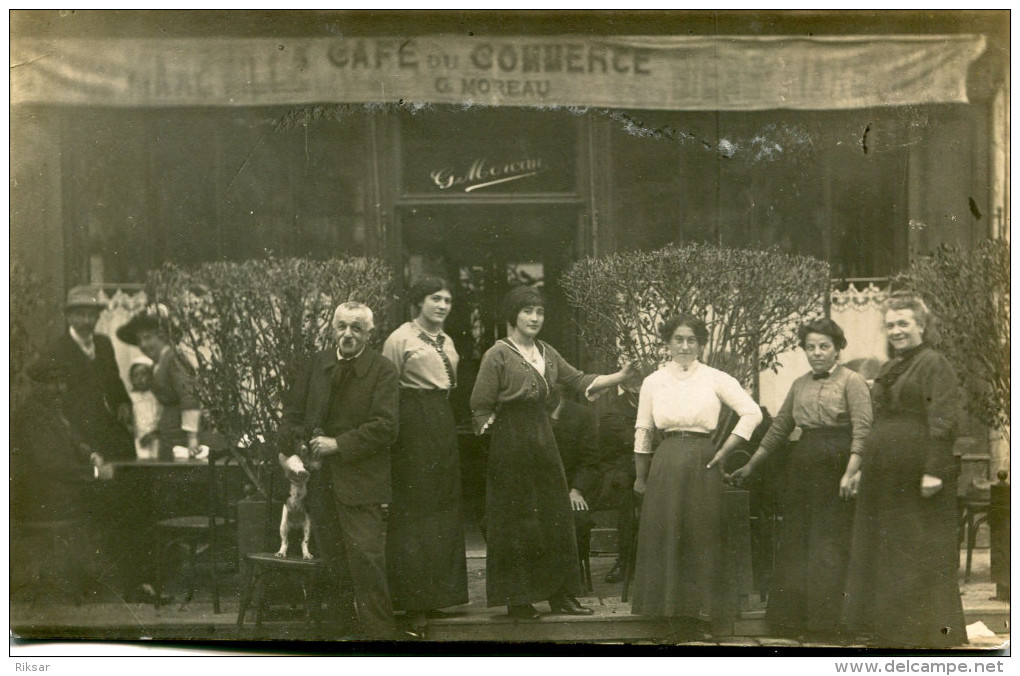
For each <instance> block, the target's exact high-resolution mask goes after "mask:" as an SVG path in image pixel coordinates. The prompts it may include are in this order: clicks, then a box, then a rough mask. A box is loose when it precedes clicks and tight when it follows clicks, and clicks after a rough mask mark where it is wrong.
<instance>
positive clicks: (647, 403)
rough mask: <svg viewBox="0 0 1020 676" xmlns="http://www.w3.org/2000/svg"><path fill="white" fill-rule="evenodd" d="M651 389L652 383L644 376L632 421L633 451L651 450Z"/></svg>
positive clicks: (652, 421) (653, 425)
mask: <svg viewBox="0 0 1020 676" xmlns="http://www.w3.org/2000/svg"><path fill="white" fill-rule="evenodd" d="M652 390H653V387H652V384H651V383H649V382H648V379H647V378H646V379H645V381H644V382H643V383H641V394H640V395H639V396H638V410H637V420H636V421H635V422H634V428H635V429H634V452H635V453H642V454H650V453H651V452H652V432H653V431H654V430H655V421H654V420H653V419H652Z"/></svg>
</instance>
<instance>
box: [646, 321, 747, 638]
mask: <svg viewBox="0 0 1020 676" xmlns="http://www.w3.org/2000/svg"><path fill="white" fill-rule="evenodd" d="M659 336H660V338H662V340H663V341H664V342H665V343H666V344H667V345H668V346H669V351H670V354H671V356H672V359H671V360H670V361H669V362H668V363H667V364H666V365H665V366H663V367H662V368H660V369H659V370H658V371H656V372H655V373H653V374H652V375H650V376H648V377H647V378H645V380H644V382H643V383H642V384H641V395H640V398H639V399H638V414H637V421H636V423H635V427H636V430H635V433H634V464H635V470H636V473H637V478H636V480H635V482H634V492H635V493H638V494H640V495H644V499H643V505H642V508H641V523H640V526H639V529H638V543H637V562H636V565H635V573H634V600H633V605H632V607H631V612H632V613H634V614H635V615H653V616H659V617H665V618H668V619H669V621H670V624H671V626H672V627H673V630H674V632H676V633H677V634H688V633H690V632H696V633H697V634H712V633H731V631H732V622H733V620H734V619H736V616H737V613H738V612H739V610H740V607H739V599H738V589H737V586H736V582H735V579H734V578H735V576H734V575H733V574H732V571H733V570H734V568H735V566H734V563H735V562H733V561H731V560H729V559H728V557H727V556H726V554H725V552H726V548H727V547H726V545H727V543H726V524H725V523H724V521H723V491H724V490H725V485H724V484H723V476H722V466H723V461H724V460H725V459H726V456H728V455H729V454H730V453H731V452H732V451H733V450H735V449H736V448H737V447H738V446H739V445H740V444H741V443H742V442H743V441H746V440H748V439H750V438H751V434H752V433H753V432H754V430H755V428H756V427H757V426H758V424H759V423H760V422H761V419H762V414H761V409H759V408H758V405H757V404H756V403H755V402H754V399H752V398H751V396H750V395H749V394H747V393H746V392H745V391H744V390H743V388H742V387H741V386H740V383H739V382H737V380H736V379H735V378H733V377H732V376H730V375H728V374H726V373H723V372H722V371H720V370H718V369H714V368H712V367H711V366H707V365H705V364H702V363H701V362H700V361H699V358H700V357H701V353H702V351H703V350H704V346H705V344H706V343H707V342H708V329H707V327H706V326H705V322H704V321H702V320H701V319H699V318H697V317H693V316H691V315H686V314H684V315H677V316H675V317H673V318H671V319H669V320H667V321H666V322H665V324H663V326H662V327H661V329H660V332H659ZM723 404H726V405H727V406H729V407H730V408H731V409H733V411H734V412H735V413H736V414H737V415H738V416H739V419H738V420H737V423H736V425H735V426H734V428H733V431H732V433H731V434H730V435H729V436H728V437H727V438H726V440H725V441H724V442H723V444H722V446H721V447H720V448H719V449H718V450H716V448H715V446H714V444H713V443H712V438H711V436H712V432H713V431H714V430H715V428H716V425H717V424H718V421H719V414H720V411H721V410H722V405H723ZM655 430H659V431H660V432H661V433H662V436H663V441H662V443H661V444H659V446H658V447H657V448H653V443H652V442H653V432H654V431H655Z"/></svg>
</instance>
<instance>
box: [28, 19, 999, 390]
mask: <svg viewBox="0 0 1020 676" xmlns="http://www.w3.org/2000/svg"><path fill="white" fill-rule="evenodd" d="M12 63H16V64H19V66H18V67H17V68H14V69H12V71H11V72H12V83H11V88H12V89H11V92H12V108H11V114H12V118H11V119H12V122H11V125H12V180H13V181H14V183H13V185H14V186H15V189H13V190H12V225H11V246H12V255H13V256H15V257H20V258H22V259H24V261H25V262H26V264H27V265H29V266H36V267H39V268H40V269H47V270H49V271H50V277H49V279H50V282H51V285H52V287H53V296H54V298H59V296H60V295H61V294H62V293H63V291H64V289H66V288H67V287H69V286H71V285H74V284H79V283H85V282H91V283H106V284H120V285H125V284H137V283H141V282H143V281H144V277H145V271H146V270H148V269H151V268H153V267H155V266H158V265H159V264H161V263H162V262H163V261H166V260H169V261H174V262H177V263H198V262H202V261H209V260H244V259H250V258H258V257H264V256H267V255H276V256H311V257H329V256H335V255H372V256H379V257H383V258H385V259H387V260H388V261H390V262H391V263H392V264H393V266H394V268H395V269H396V270H398V271H399V272H400V274H399V275H398V276H399V277H400V279H399V282H400V283H401V284H404V285H406V284H408V283H409V282H410V281H411V280H412V279H413V278H414V277H415V276H416V275H417V274H418V273H420V272H421V271H425V270H429V271H433V272H438V273H441V274H443V275H444V276H446V277H448V278H450V279H451V280H456V282H457V284H458V285H459V292H458V294H457V297H458V300H459V302H458V303H457V305H456V308H457V309H456V312H455V314H454V315H453V316H452V317H451V319H450V320H449V325H450V326H449V329H450V330H451V334H452V335H454V337H455V340H457V343H458V345H457V347H458V351H459V352H460V353H461V354H462V355H464V356H465V361H466V363H467V364H468V366H467V367H468V368H470V364H471V363H472V362H475V363H477V359H478V358H480V356H481V354H482V352H484V350H485V349H486V348H487V347H488V345H490V344H491V342H492V341H493V340H494V339H495V337H496V333H497V331H498V325H499V322H498V321H497V319H496V317H495V314H494V308H495V307H496V299H497V298H498V297H499V296H501V295H502V293H503V291H504V290H505V289H506V288H507V287H508V285H510V284H512V283H514V282H516V281H526V282H529V283H541V284H543V286H544V287H545V289H546V291H547V294H548V295H549V297H550V303H551V306H552V307H551V308H550V310H551V311H550V313H549V314H550V322H549V324H548V325H547V328H546V330H545V332H546V336H547V337H548V339H549V340H550V341H551V342H553V343H554V344H556V345H558V346H561V347H562V349H563V351H564V353H565V354H566V355H567V356H568V358H569V359H572V360H577V361H579V362H580V363H582V364H583V363H584V362H585V358H586V357H585V355H584V352H583V344H582V343H581V341H580V340H579V339H578V338H577V334H576V330H575V329H574V327H573V323H572V315H571V312H570V309H569V307H568V306H567V304H566V302H565V299H564V298H563V297H562V294H561V293H560V292H559V289H558V287H557V283H556V280H557V279H558V277H559V275H560V273H561V271H562V270H563V269H564V268H565V267H566V266H568V265H569V264H570V262H571V261H573V260H576V259H577V258H579V257H583V256H588V255H598V254H603V253H610V252H613V251H619V250H626V249H653V248H657V247H661V246H664V245H665V244H667V243H670V242H692V241H699V242H705V241H707V242H715V243H719V244H722V245H727V246H742V247H771V246H775V247H779V248H780V249H783V250H785V251H788V252H791V253H801V254H807V255H812V256H816V257H819V258H822V259H825V260H828V261H830V262H831V263H832V265H833V273H834V276H835V277H837V278H839V279H856V280H864V283H867V281H868V280H875V279H880V278H884V277H887V276H888V275H890V274H891V273H893V272H895V271H896V270H898V269H900V268H902V267H903V266H904V265H905V264H906V263H907V261H908V260H909V257H910V256H911V255H915V254H917V253H923V252H925V251H928V250H930V249H931V248H932V247H934V246H936V245H938V244H939V243H942V242H948V243H957V244H963V245H966V244H968V243H970V242H973V241H976V240H978V239H981V238H985V237H989V236H1001V235H1002V233H1003V232H1005V231H1006V227H1007V226H1006V223H1007V217H1008V207H1007V205H1008V193H1007V188H1006V186H1007V185H1008V181H1007V180H1006V176H1007V174H1006V170H1005V166H1007V164H1005V163H1004V159H1003V158H1004V157H1006V152H1007V150H1006V148H1007V146H1006V139H1007V132H1006V130H1007V124H1006V120H1007V119H1008V114H1007V111H1008V90H1007V89H1006V87H1007V86H1008V85H1007V83H1008V77H1003V71H1002V68H1001V64H999V63H998V62H997V61H996V60H995V59H992V58H990V57H989V56H988V54H987V39H986V37H985V36H984V35H981V34H969V33H968V34H963V33H959V34H943V35H931V34H928V35H875V34H872V35H867V36H863V35H829V36H809V35H790V36H705V35H700V36H699V35H693V36H672V35H671V36H661V35H651V36H637V37H621V36H602V37H592V36H590V35H588V34H577V35H562V36H511V37H502V36H497V37H493V36H489V37H482V36H463V35H433V36H429V35H423V36H416V37H410V38H395V37H394V38H390V37H352V38H322V37H309V38H300V37H292V36H288V37H278V38H277V37H257V38H243V37H228V38H222V39H210V38H180V37H174V38H160V39H137V38H109V39H90V38H84V37H83V38H57V39H49V38H43V37H31V36H29V37H25V38H22V39H15V40H13V41H12ZM858 283H861V282H858ZM771 388H772V389H770V390H769V391H768V392H765V391H764V389H763V396H765V397H775V396H776V394H775V392H780V391H784V390H785V387H784V386H783V384H782V383H777V384H773V385H772V386H771ZM773 390H774V391H775V392H773ZM466 394H467V390H465V395H466ZM465 404H466V402H461V405H462V406H463V405H465ZM776 405H778V402H776Z"/></svg>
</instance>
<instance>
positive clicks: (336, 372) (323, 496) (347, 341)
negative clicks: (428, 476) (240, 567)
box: [279, 303, 399, 639]
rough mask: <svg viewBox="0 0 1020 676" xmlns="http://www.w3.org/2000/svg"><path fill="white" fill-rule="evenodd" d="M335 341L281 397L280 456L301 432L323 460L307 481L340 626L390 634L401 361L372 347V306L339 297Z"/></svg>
mask: <svg viewBox="0 0 1020 676" xmlns="http://www.w3.org/2000/svg"><path fill="white" fill-rule="evenodd" d="M332 326H333V332H334V334H335V337H336V342H337V347H336V348H334V349H328V350H323V351H321V352H319V353H317V354H316V355H315V356H313V357H312V359H311V360H310V361H309V363H308V364H307V366H306V367H305V369H304V371H303V372H302V373H301V374H300V375H299V376H298V378H297V380H296V382H295V383H294V385H293V387H292V388H291V390H290V391H289V392H288V394H287V397H286V398H285V400H284V408H283V425H282V426H281V430H280V435H279V437H280V442H279V443H280V447H279V451H280V460H281V462H284V461H285V460H286V458H287V457H288V456H290V455H291V454H293V453H294V447H295V443H297V442H299V441H305V442H307V443H308V446H309V448H310V449H311V451H312V453H313V457H315V458H321V460H322V467H321V469H320V470H319V471H315V472H313V473H312V477H311V479H310V480H309V485H308V498H307V499H308V501H309V511H310V513H311V517H312V524H313V525H312V528H313V534H314V542H315V546H316V548H317V549H318V552H317V554H319V555H320V556H324V557H325V558H326V560H327V565H328V566H329V570H330V575H329V583H330V586H331V589H330V590H329V592H328V593H327V598H326V601H327V603H326V605H327V610H328V611H329V615H330V617H329V620H330V624H331V626H332V629H333V630H334V631H337V632H339V633H341V634H347V633H349V632H348V630H349V629H352V628H354V627H353V626H352V624H353V623H354V622H357V625H356V626H357V630H358V631H357V633H358V635H359V636H361V637H364V638H370V639H391V638H393V637H394V620H393V608H392V604H391V603H390V595H389V589H388V587H387V583H386V560H385V553H386V520H385V510H386V507H387V504H388V503H389V501H390V445H391V444H392V443H393V442H394V441H395V440H396V438H397V420H398V417H397V405H398V404H397V402H398V399H399V391H398V378H397V370H396V367H394V366H393V363H392V362H390V361H389V360H388V359H386V358H385V357H383V356H382V355H381V354H379V353H378V352H377V351H375V350H373V349H371V348H369V347H367V342H368V337H369V335H370V334H371V331H372V329H373V321H372V310H371V309H370V308H368V307H367V306H365V305H363V304H361V303H343V304H342V305H340V306H339V307H338V308H337V309H336V312H335V313H334V315H333V323H332Z"/></svg>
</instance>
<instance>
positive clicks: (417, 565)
mask: <svg viewBox="0 0 1020 676" xmlns="http://www.w3.org/2000/svg"><path fill="white" fill-rule="evenodd" d="M408 298H409V300H410V301H411V302H412V303H413V304H414V305H415V307H416V309H417V312H416V316H415V318H414V319H412V320H411V321H409V322H406V323H405V324H403V325H402V326H400V328H398V329H397V330H396V331H394V332H393V333H392V334H390V336H389V338H387V339H386V343H385V344H384V345H383V355H385V356H386V357H387V358H388V359H389V360H390V361H392V362H393V363H394V364H395V365H396V367H397V372H398V373H399V374H400V432H399V437H398V439H397V444H396V446H395V447H394V448H393V449H391V452H390V461H391V464H392V477H393V502H392V503H391V504H390V516H389V523H388V534H387V540H386V566H387V569H388V572H389V586H390V595H391V597H392V599H393V606H394V608H395V609H397V610H404V611H406V613H407V617H408V630H409V631H410V632H411V633H412V635H415V636H422V635H423V632H424V630H425V626H426V624H427V620H428V617H429V616H434V615H437V614H438V609H439V608H447V607H449V606H457V605H461V604H464V603H467V602H468V588H467V559H466V557H465V554H464V523H463V521H462V517H461V490H460V455H459V451H458V447H457V430H456V425H455V423H454V419H453V410H452V409H451V407H450V392H451V390H453V388H455V387H456V386H457V362H458V360H459V357H458V355H457V350H456V348H455V347H454V345H453V340H452V339H451V338H450V336H448V335H447V334H446V333H444V332H443V323H444V322H445V321H446V318H447V316H448V315H449V313H450V306H451V304H452V303H453V296H452V294H451V293H450V286H449V284H447V282H446V281H445V280H443V279H441V278H439V277H431V276H426V277H422V278H421V279H419V280H418V281H417V282H416V283H415V284H414V285H413V286H412V287H411V289H410V291H409V294H408Z"/></svg>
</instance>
